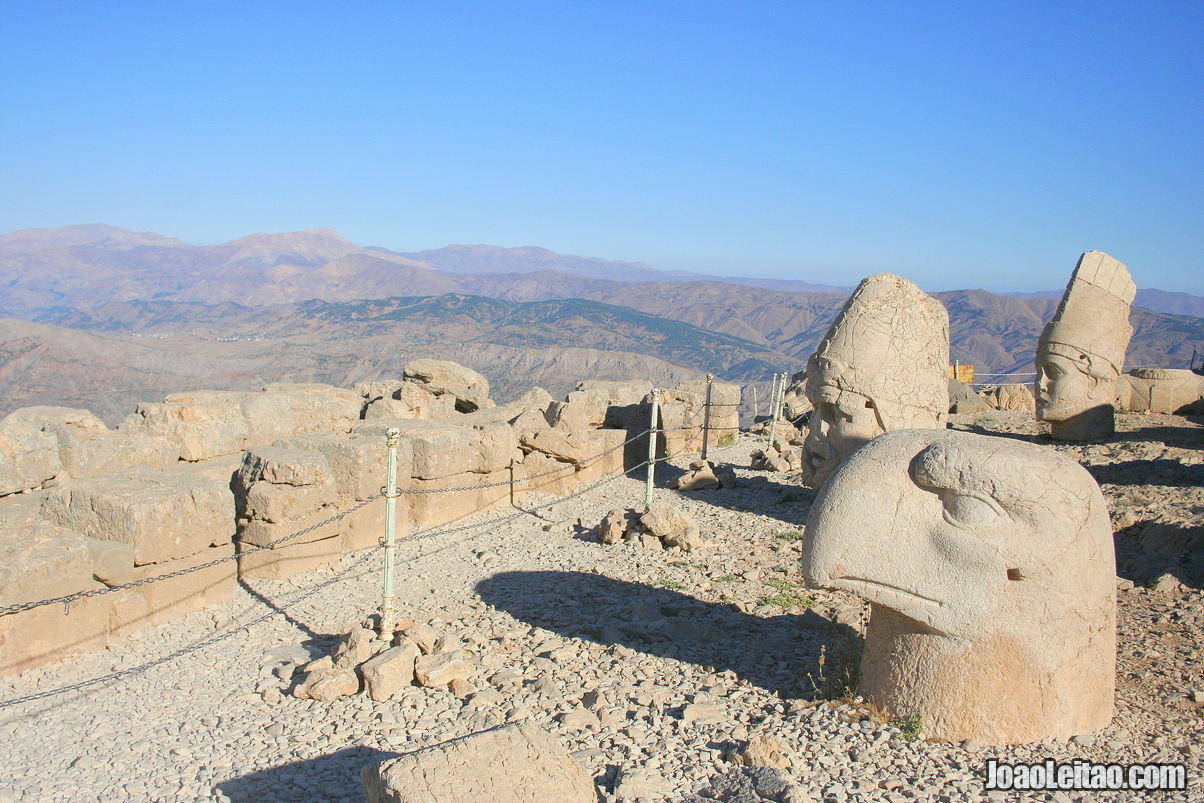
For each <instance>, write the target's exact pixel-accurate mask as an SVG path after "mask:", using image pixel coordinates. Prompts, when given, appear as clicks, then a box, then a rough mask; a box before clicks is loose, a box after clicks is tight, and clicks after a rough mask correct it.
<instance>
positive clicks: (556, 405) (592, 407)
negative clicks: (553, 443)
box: [547, 391, 606, 432]
mask: <svg viewBox="0 0 1204 803" xmlns="http://www.w3.org/2000/svg"><path fill="white" fill-rule="evenodd" d="M573 396H577V397H578V399H579V400H578V401H567V402H558V401H554V402H552V403H551V404H550V405H549V406H548V413H547V419H548V423H549V424H551V425H552V426H553V427H556V428H557V429H564V430H568V431H570V432H584V431H586V430H590V429H595V428H597V427H600V426H602V422H604V421H605V420H606V401H605V399H600V398H598V397H593V396H590V395H588V394H585V393H582V392H581V391H577V392H575V393H570V394H569V397H570V398H572V397H573Z"/></svg>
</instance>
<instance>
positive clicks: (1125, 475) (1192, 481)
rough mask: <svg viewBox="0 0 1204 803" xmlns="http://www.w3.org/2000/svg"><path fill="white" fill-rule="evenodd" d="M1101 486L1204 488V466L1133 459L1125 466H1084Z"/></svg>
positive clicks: (1174, 461)
mask: <svg viewBox="0 0 1204 803" xmlns="http://www.w3.org/2000/svg"><path fill="white" fill-rule="evenodd" d="M1083 467H1084V468H1085V469H1087V470H1088V471H1089V472H1091V476H1092V477H1095V481H1096V482H1098V483H1110V484H1112V485H1167V486H1176V487H1180V488H1199V487H1201V486H1204V465H1195V466H1185V465H1184V464H1182V463H1180V462H1179V461H1178V460H1168V459H1163V458H1158V459H1156V460H1129V461H1126V462H1122V463H1105V464H1103V465H1085V466H1083Z"/></svg>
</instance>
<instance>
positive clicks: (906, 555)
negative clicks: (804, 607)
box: [803, 430, 1116, 744]
mask: <svg viewBox="0 0 1204 803" xmlns="http://www.w3.org/2000/svg"><path fill="white" fill-rule="evenodd" d="M807 535H808V537H807V539H806V541H805V545H804V553H803V573H804V576H805V578H806V580H807V582H808V584H809V585H811V586H813V587H822V588H835V589H841V590H844V591H851V592H853V593H856V594H859V595H861V596H862V597H864V598H865V599H867V600H868V601H869V602H870V606H871V616H870V622H869V626H868V629H867V631H866V638H865V651H864V654H863V657H862V661H861V674H860V677H861V681H860V689H859V691H860V693H861V694H862V695H863V696H864V697H865V698H866V699H867V701H868V702H870V703H871V704H873V705H875V706H877V707H878V708H879V709H880V710H881V711H882V712H883V713H884V714H885V716H887V717H889V718H899V717H905V716H908V715H912V714H914V715H917V716H919V717H920V718H921V721H922V725H923V732H924V735H925V736H926V737H929V738H936V739H947V740H953V741H961V740H965V739H975V740H977V741H979V742H982V743H983V744H1013V743H1025V742H1041V741H1046V740H1049V739H1054V738H1058V739H1065V738H1069V737H1071V736H1074V735H1078V734H1083V733H1088V732H1091V731H1096V730H1099V729H1101V728H1105V727H1107V726H1108V725H1109V723H1110V722H1111V719H1112V713H1113V692H1114V685H1115V681H1114V677H1115V662H1116V622H1115V613H1116V598H1115V594H1116V567H1115V559H1114V549H1113V543H1112V530H1111V526H1110V524H1109V520H1108V511H1107V507H1106V505H1105V502H1104V497H1103V494H1101V493H1100V490H1099V487H1098V486H1097V485H1096V484H1095V481H1094V480H1093V479H1092V478H1091V475H1090V474H1088V473H1087V471H1086V470H1085V469H1084V468H1082V467H1081V466H1080V465H1079V464H1078V463H1077V462H1075V461H1074V460H1073V459H1071V458H1069V457H1067V456H1064V455H1062V454H1059V453H1058V452H1056V451H1054V450H1052V449H1047V448H1043V447H1040V446H1037V445H1034V444H1031V443H1025V442H1021V441H1016V440H1011V439H1007V438H996V437H990V436H983V435H973V434H970V433H966V432H957V431H951V430H905V431H899V432H889V433H886V434H885V435H882V436H880V437H878V438H876V439H875V440H874V441H873V442H871V443H870V444H868V445H866V446H864V447H862V448H861V449H859V450H857V452H855V453H854V454H852V455H851V456H849V458H848V459H847V460H846V461H845V462H844V463H843V464H842V465H841V467H840V468H838V469H837V470H836V472H835V473H834V474H833V475H832V477H831V479H830V480H829V482H828V483H827V484H826V485H825V487H824V488H823V490H822V491H821V492H820V494H819V496H818V497H817V498H816V500H815V502H814V504H813V506H812V508H811V513H810V517H809V519H808V521H807Z"/></svg>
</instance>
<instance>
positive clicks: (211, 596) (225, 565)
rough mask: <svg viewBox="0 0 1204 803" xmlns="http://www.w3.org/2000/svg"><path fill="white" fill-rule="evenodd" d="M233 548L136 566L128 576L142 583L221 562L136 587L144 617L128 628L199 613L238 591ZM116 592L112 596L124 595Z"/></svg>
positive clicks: (227, 545)
mask: <svg viewBox="0 0 1204 803" xmlns="http://www.w3.org/2000/svg"><path fill="white" fill-rule="evenodd" d="M233 556H234V545H233V544H230V543H226V544H222V545H220V546H214V547H208V548H204V549H201V550H199V551H198V552H195V553H193V554H191V555H188V556H186V557H183V558H178V559H176V560H171V561H167V562H165V563H155V564H151V565H146V566H136V567H134V569H133V570H132V572H131V574H130V580H131V581H136V580H143V579H146V578H148V577H158V576H160V575H164V574H170V573H171V572H175V571H179V570H180V569H191V568H193V567H194V566H200V565H202V564H205V563H210V562H212V561H215V560H218V559H227V560H223V561H222V562H221V563H218V564H217V565H215V566H209V567H207V568H204V569H200V570H198V571H193V572H190V573H188V574H182V575H180V576H179V577H173V578H171V579H169V580H159V581H156V582H154V583H147V584H146V585H144V586H139V587H138V589H137V590H136V592H135V593H136V594H138V595H139V596H141V597H142V598H143V599H144V600H145V601H146V607H145V614H144V618H143V619H142V620H140V621H138V622H136V623H134V622H130V623H127V624H128V625H130V626H133V625H134V624H137V625H139V626H142V625H146V624H155V625H158V624H164V623H166V622H170V621H171V620H173V619H176V618H179V617H181V616H184V615H185V614H188V613H191V612H192V611H196V610H200V609H201V608H203V607H205V606H206V605H212V604H213V603H215V602H220V601H221V600H224V599H228V598H229V597H230V596H231V595H233V594H234V592H235V591H236V590H237V589H238V567H237V562H236V561H234V560H232V558H233ZM124 593H126V592H119V593H118V594H115V595H114V596H118V595H120V594H124Z"/></svg>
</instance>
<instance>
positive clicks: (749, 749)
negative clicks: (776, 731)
mask: <svg viewBox="0 0 1204 803" xmlns="http://www.w3.org/2000/svg"><path fill="white" fill-rule="evenodd" d="M733 760H734V761H735V763H737V764H742V765H744V766H746V767H776V768H777V769H782V770H788V769H790V767H791V766H792V764H793V761H792V760H791V758H790V748H789V747H788V746H787V745H786V743H785V742H783V741H782V740H781V739H779V738H777V737H776V736H768V735H764V734H758V735H756V736H754V737H752V738H751V739H749V740H748V744H746V745H745V746H744V748H743V749H741V750H740V751H739V752H738V753H736V754H735V755H734V756H733Z"/></svg>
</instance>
